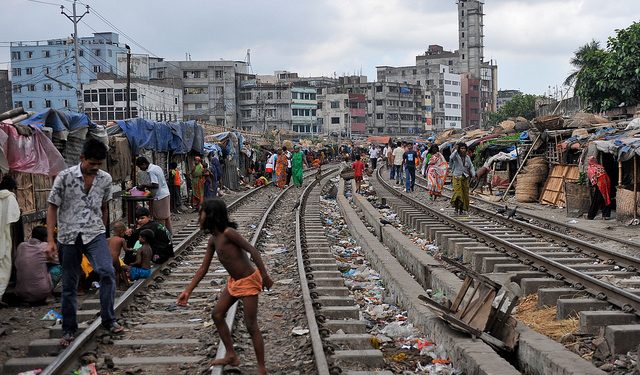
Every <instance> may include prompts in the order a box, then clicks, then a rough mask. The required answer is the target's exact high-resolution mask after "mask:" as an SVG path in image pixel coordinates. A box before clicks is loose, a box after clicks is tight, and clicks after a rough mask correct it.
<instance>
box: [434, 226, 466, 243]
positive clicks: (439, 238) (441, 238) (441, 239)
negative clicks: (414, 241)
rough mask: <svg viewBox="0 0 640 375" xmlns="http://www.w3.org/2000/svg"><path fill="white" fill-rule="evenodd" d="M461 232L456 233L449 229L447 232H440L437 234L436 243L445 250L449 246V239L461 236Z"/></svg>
mask: <svg viewBox="0 0 640 375" xmlns="http://www.w3.org/2000/svg"><path fill="white" fill-rule="evenodd" d="M459 235H460V232H456V231H455V230H453V229H451V228H449V229H448V230H445V231H440V232H438V233H436V237H435V238H436V243H437V244H438V246H439V247H440V248H444V247H445V246H447V240H446V238H447V237H451V236H459Z"/></svg>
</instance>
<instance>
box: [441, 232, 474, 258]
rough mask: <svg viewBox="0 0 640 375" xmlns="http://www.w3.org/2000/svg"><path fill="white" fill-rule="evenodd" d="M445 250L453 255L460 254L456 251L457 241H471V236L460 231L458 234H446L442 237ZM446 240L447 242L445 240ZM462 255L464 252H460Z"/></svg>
mask: <svg viewBox="0 0 640 375" xmlns="http://www.w3.org/2000/svg"><path fill="white" fill-rule="evenodd" d="M442 241H443V243H442V244H443V245H444V246H445V247H444V249H445V251H446V252H447V253H448V254H449V255H450V256H452V257H457V256H459V255H458V254H457V253H456V243H459V242H466V241H469V237H467V236H465V235H463V234H460V233H458V235H456V236H448V235H447V236H446V237H443V238H442ZM445 241H446V242H445ZM460 255H462V254H460Z"/></svg>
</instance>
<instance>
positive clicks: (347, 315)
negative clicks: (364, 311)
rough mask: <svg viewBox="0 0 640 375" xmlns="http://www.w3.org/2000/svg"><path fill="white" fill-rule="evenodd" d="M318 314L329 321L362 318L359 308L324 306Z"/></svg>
mask: <svg viewBox="0 0 640 375" xmlns="http://www.w3.org/2000/svg"><path fill="white" fill-rule="evenodd" d="M318 313H319V314H321V315H324V317H325V318H327V319H358V318H360V307H359V306H326V307H325V306H323V307H321V308H320V309H319V310H318Z"/></svg>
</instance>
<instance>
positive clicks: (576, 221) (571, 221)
mask: <svg viewBox="0 0 640 375" xmlns="http://www.w3.org/2000/svg"><path fill="white" fill-rule="evenodd" d="M578 223H579V221H578V220H575V219H574V220H569V221H567V224H578Z"/></svg>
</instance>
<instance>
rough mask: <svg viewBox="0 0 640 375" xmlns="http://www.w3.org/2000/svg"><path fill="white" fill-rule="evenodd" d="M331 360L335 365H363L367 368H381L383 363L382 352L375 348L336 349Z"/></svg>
mask: <svg viewBox="0 0 640 375" xmlns="http://www.w3.org/2000/svg"><path fill="white" fill-rule="evenodd" d="M333 360H334V361H335V363H336V364H337V365H345V366H349V365H364V366H366V367H368V368H383V367H384V364H385V363H384V357H383V356H382V352H381V351H379V350H375V349H369V350H336V351H335V353H333Z"/></svg>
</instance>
